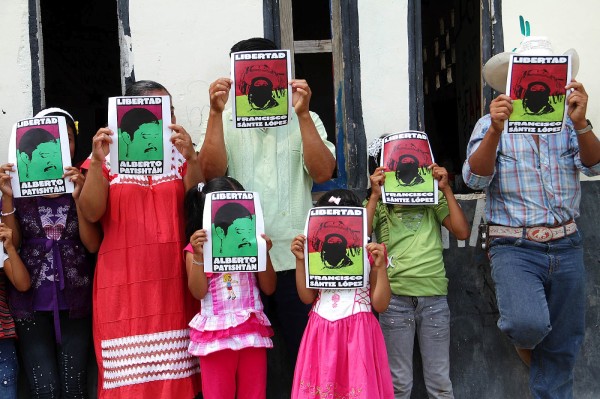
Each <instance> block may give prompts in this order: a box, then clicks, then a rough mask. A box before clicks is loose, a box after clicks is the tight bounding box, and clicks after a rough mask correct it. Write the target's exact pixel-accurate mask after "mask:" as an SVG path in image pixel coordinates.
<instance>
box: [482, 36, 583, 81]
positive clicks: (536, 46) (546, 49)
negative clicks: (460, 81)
mask: <svg viewBox="0 0 600 399" xmlns="http://www.w3.org/2000/svg"><path fill="white" fill-rule="evenodd" d="M512 54H521V55H556V54H555V53H554V51H553V50H552V44H551V43H550V40H548V38H547V37H544V36H528V37H526V38H525V39H523V41H522V42H521V45H520V46H519V48H517V49H516V50H515V51H514V52H512V51H505V52H503V53H500V54H496V55H495V56H493V57H492V58H490V59H489V60H488V62H486V63H485V65H484V66H483V72H482V73H483V78H484V79H485V81H486V82H487V83H488V84H489V85H490V86H492V88H493V89H494V90H496V91H498V92H500V93H504V92H505V91H506V79H507V78H508V65H509V63H510V56H511V55H512ZM563 55H571V76H572V77H575V76H576V75H577V71H578V70H579V55H578V54H577V51H575V49H569V50H567V51H565V52H564V54H563Z"/></svg>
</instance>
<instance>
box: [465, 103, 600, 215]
mask: <svg viewBox="0 0 600 399" xmlns="http://www.w3.org/2000/svg"><path fill="white" fill-rule="evenodd" d="M490 124H491V118H490V115H489V114H488V115H485V116H484V117H483V118H481V119H480V120H479V121H478V122H477V124H476V125H475V128H474V129H473V134H472V135H471V139H470V141H469V144H468V146H467V160H466V161H465V163H464V165H463V171H462V172H463V179H464V181H465V183H466V184H467V186H469V187H471V188H473V189H475V190H485V193H486V197H487V205H486V217H487V221H488V222H489V223H492V224H499V225H503V226H511V227H524V226H543V225H545V226H550V225H554V224H556V223H557V222H558V223H561V224H562V223H565V222H567V221H569V220H572V219H575V218H576V217H578V216H579V201H580V199H581V185H580V182H579V172H580V171H581V172H582V173H584V174H585V175H587V176H596V175H600V163H599V164H596V165H594V166H592V167H589V168H586V167H585V166H583V164H582V163H581V160H580V159H579V145H578V142H577V134H576V133H575V130H574V128H573V123H572V122H571V120H569V119H567V121H566V123H565V127H564V129H563V131H562V132H560V133H558V134H546V135H540V136H539V148H538V146H537V145H536V143H535V141H534V140H533V137H532V136H531V135H530V134H506V133H503V134H502V136H501V138H500V142H499V143H498V148H497V150H496V166H495V169H494V173H493V174H492V175H491V176H479V175H476V174H475V173H473V172H472V171H471V168H470V166H469V157H470V156H471V155H472V154H473V153H474V152H475V150H477V148H478V147H479V145H480V144H481V140H482V139H483V137H484V136H485V134H486V132H487V130H488V128H489V127H490Z"/></svg>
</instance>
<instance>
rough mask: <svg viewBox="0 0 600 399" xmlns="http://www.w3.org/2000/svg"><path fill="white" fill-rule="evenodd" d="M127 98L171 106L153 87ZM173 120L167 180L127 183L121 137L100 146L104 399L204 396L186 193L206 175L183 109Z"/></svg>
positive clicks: (101, 135) (86, 204)
mask: <svg viewBox="0 0 600 399" xmlns="http://www.w3.org/2000/svg"><path fill="white" fill-rule="evenodd" d="M125 94H126V96H146V97H150V98H153V97H158V98H160V96H170V94H169V92H168V91H167V90H166V89H165V88H164V87H163V86H162V85H160V84H158V83H156V82H152V81H139V82H136V83H134V84H133V85H131V86H130V87H128V88H127V91H126V93H125ZM164 114H165V113H163V119H166V120H170V121H171V124H170V125H169V128H170V129H172V131H173V134H172V135H171V137H170V144H169V145H171V144H172V145H171V147H172V150H171V154H172V158H173V162H171V167H170V169H169V170H167V171H165V173H163V174H159V175H153V176H149V175H122V174H118V173H117V171H116V169H115V168H116V166H115V165H112V166H114V167H115V168H113V169H108V168H109V165H108V163H106V162H105V161H106V157H107V155H108V150H109V144H110V143H111V141H113V140H117V139H118V138H117V132H112V131H111V130H109V129H107V128H103V129H100V130H98V132H97V133H96V135H95V136H94V139H93V147H92V157H91V160H90V162H89V169H88V174H87V179H86V184H85V186H84V188H83V191H82V193H81V202H82V205H83V210H84V212H85V215H86V216H87V217H88V218H89V219H90V220H92V221H100V222H101V224H102V228H103V230H104V239H103V241H102V246H101V247H100V251H99V253H98V264H97V266H96V275H95V279H94V327H93V328H94V346H95V349H96V356H97V361H98V369H99V376H98V377H99V378H98V397H99V398H124V397H132V398H133V397H154V398H173V397H181V398H191V397H193V396H194V395H195V394H196V393H197V392H198V391H199V390H200V386H199V378H198V375H197V373H198V371H199V370H198V362H197V359H195V358H194V357H193V356H192V355H190V354H189V353H188V352H187V346H188V344H189V332H188V326H187V323H188V321H189V320H190V319H191V318H192V316H193V314H194V313H195V310H196V308H197V306H198V305H197V302H195V301H194V300H193V298H192V297H191V295H190V294H189V292H188V289H187V286H186V278H185V267H184V264H183V259H182V256H181V254H182V251H183V247H184V246H185V236H184V231H183V225H184V222H183V197H184V190H185V189H187V188H189V187H192V186H194V185H196V184H198V182H199V181H200V180H202V174H201V172H200V168H199V164H198V160H197V157H196V152H195V151H194V148H193V145H192V140H191V138H190V136H189V134H188V133H187V132H186V131H185V129H184V128H183V127H182V126H180V125H177V124H176V119H175V115H174V114H173V108H171V115H170V117H169V115H168V110H167V114H166V115H164ZM153 123H154V122H147V123H141V125H139V126H138V128H136V127H135V126H134V127H133V128H129V127H127V129H128V130H133V129H135V131H137V130H138V129H139V128H140V126H141V127H143V126H145V125H147V124H153ZM138 134H139V132H137V133H135V132H134V136H137V135H138ZM135 140H137V138H134V141H135ZM163 295H164V296H163ZM123 353H127V355H123Z"/></svg>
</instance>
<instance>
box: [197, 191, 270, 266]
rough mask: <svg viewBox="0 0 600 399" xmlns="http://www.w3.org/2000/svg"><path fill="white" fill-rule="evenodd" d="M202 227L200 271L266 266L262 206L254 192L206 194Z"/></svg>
mask: <svg viewBox="0 0 600 399" xmlns="http://www.w3.org/2000/svg"><path fill="white" fill-rule="evenodd" d="M202 225H203V226H210V228H208V227H207V228H206V233H207V237H208V240H207V241H206V243H205V244H204V271H205V272H209V273H230V272H262V271H265V270H266V269H267V245H266V242H265V239H264V238H262V237H261V234H263V233H264V231H265V227H264V221H263V215H262V208H261V207H260V201H259V197H258V194H257V193H253V192H248V191H218V192H213V193H210V194H208V195H207V196H206V203H205V204H204V215H203V218H202Z"/></svg>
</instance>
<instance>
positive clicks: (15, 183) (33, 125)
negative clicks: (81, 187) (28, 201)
mask: <svg viewBox="0 0 600 399" xmlns="http://www.w3.org/2000/svg"><path fill="white" fill-rule="evenodd" d="M8 162H10V163H13V164H14V165H15V172H13V173H11V175H12V176H13V178H12V179H11V185H12V190H13V196H14V197H15V198H19V197H35V196H40V195H52V194H65V193H72V192H73V188H74V187H73V183H72V182H71V181H69V180H68V179H67V180H65V179H63V178H62V176H63V174H64V173H65V167H67V166H71V152H70V149H69V133H68V130H67V124H66V121H65V118H64V117H62V116H46V117H42V118H31V119H23V120H20V121H18V122H17V123H16V124H15V125H14V126H13V131H12V134H11V136H10V141H9V144H8Z"/></svg>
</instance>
